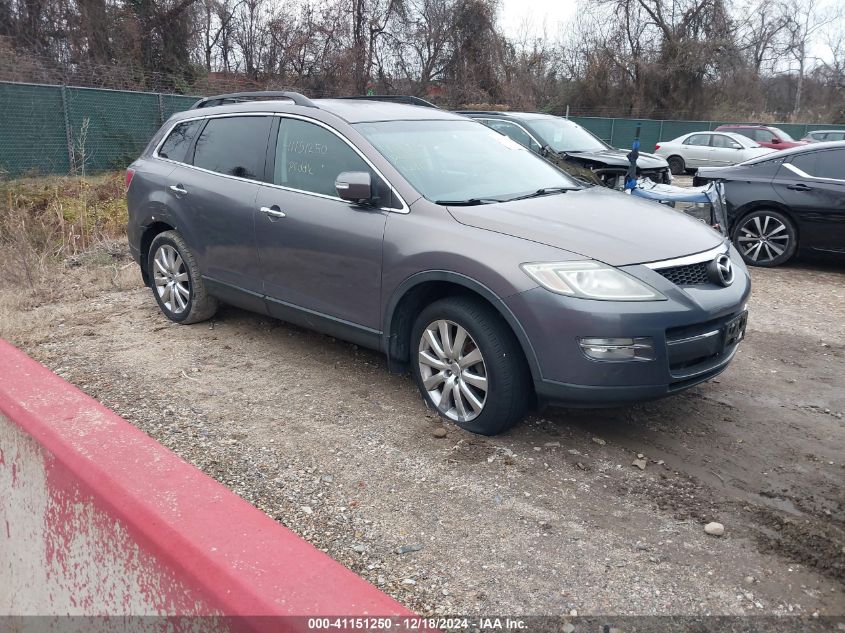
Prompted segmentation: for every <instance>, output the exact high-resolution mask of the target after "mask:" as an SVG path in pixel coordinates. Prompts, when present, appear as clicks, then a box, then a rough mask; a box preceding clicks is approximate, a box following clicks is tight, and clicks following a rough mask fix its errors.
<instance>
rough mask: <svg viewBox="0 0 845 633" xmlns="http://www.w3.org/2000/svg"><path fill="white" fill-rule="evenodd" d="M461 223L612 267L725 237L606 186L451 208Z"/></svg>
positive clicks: (700, 247) (678, 253)
mask: <svg viewBox="0 0 845 633" xmlns="http://www.w3.org/2000/svg"><path fill="white" fill-rule="evenodd" d="M449 212H450V213H451V214H452V216H453V217H454V218H455V219H456V220H457V221H458V222H460V223H461V224H465V225H467V226H473V227H476V228H479V229H487V230H489V231H495V232H497V233H503V234H505V235H513V236H514V237H519V238H522V239H526V240H531V241H533V242H539V243H540V244H545V245H547V246H552V247H554V248H560V249H563V250H565V251H569V252H571V253H575V254H577V255H581V256H583V257H586V258H590V259H596V260H599V261H602V262H604V263H606V264H610V265H611V266H626V265H629V264H640V263H643V262H652V261H658V260H662V259H672V258H675V257H682V256H684V255H691V254H693V253H700V252H702V251H706V250H709V249H711V248H715V247H716V246H718V245H719V244H721V243H722V241H723V239H724V238H723V237H722V236H721V235H719V234H718V233H717V232H716V231H714V230H713V229H711V228H710V227H709V226H707V225H705V224H704V223H702V222H700V221H699V220H695V219H693V218H691V217H689V216H688V215H685V214H684V213H682V212H681V211H675V210H674V209H671V208H669V207H667V206H665V205H662V204H659V203H657V202H650V201H648V200H643V199H641V198H636V197H632V196H630V195H628V194H625V193H621V192H618V191H613V190H612V189H607V188H605V187H589V188H586V189H579V190H576V191H568V192H566V193H561V194H555V195H549V196H543V197H541V198H531V199H528V200H515V201H513V202H502V203H499V204H486V205H479V206H474V207H449Z"/></svg>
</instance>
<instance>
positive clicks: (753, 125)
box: [716, 123, 777, 130]
mask: <svg viewBox="0 0 845 633" xmlns="http://www.w3.org/2000/svg"><path fill="white" fill-rule="evenodd" d="M770 127H777V126H776V125H763V124H762V123H725V124H724V125H720V126H719V127H717V128H716V129H717V130H722V129H725V128H730V129H736V128H742V129H747V128H755V129H758V130H763V129H766V128H770Z"/></svg>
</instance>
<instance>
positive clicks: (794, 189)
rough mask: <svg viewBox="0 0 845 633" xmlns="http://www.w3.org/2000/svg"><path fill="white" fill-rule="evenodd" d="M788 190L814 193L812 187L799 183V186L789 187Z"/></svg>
mask: <svg viewBox="0 0 845 633" xmlns="http://www.w3.org/2000/svg"><path fill="white" fill-rule="evenodd" d="M786 188H787V189H792V190H793V191H812V189H813V188H812V187H808V186H807V185H805V184H802V183H798V184H797V185H787V186H786Z"/></svg>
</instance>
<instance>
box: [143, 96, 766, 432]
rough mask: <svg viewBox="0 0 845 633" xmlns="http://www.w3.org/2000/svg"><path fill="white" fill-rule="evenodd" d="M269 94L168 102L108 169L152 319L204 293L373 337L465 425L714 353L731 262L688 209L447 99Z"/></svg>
mask: <svg viewBox="0 0 845 633" xmlns="http://www.w3.org/2000/svg"><path fill="white" fill-rule="evenodd" d="M271 95H272V96H275V100H268V101H250V102H245V103H237V102H235V103H232V101H237V99H238V97H237V95H236V96H227V97H226V98H224V97H216V98H214V99H216V101H215V100H211V102H212V103H214V102H219V103H222V104H224V105H219V106H213V107H201V106H203V105H205V104H203V103H200V104H198V106H197V107H195V108H194V109H192V110H189V111H187V112H181V113H179V114H176V115H174V116H173V117H171V118H170V120H168V121H167V122H166V123H165V124H164V126H163V127H162V128H161V130H160V131H159V132H158V133H157V134H156V135H155V136H154V138H153V140H152V141H151V142H150V144H149V146H148V147H147V149H146V150H145V151H144V152H143V154H142V155H141V157H140V158H138V160H136V161H135V162H134V163H132V165H131V166H130V168H129V170H128V172H127V185H128V187H127V203H128V209H129V221H128V237H129V247H130V250H131V252H132V255H133V256H134V258H135V260H136V261H137V262H138V263H139V265H140V267H141V272H142V274H143V278H144V281H145V282H146V284H147V285H148V286H149V287H150V289H151V290H152V294H153V297H154V298H155V300H156V302H157V303H158V306H159V308H160V309H161V311H162V313H163V314H164V315H165V316H166V317H167V318H168V319H170V320H172V321H175V322H178V323H194V322H198V321H202V320H204V319H208V318H211V317H212V316H213V315H214V313H215V310H216V308H217V304H218V302H219V301H224V302H227V303H231V304H234V305H238V306H241V307H243V308H246V309H249V310H254V311H256V312H259V313H263V314H267V315H270V316H273V317H277V318H280V319H283V320H285V321H289V322H291V323H295V324H297V325H301V326H303V327H307V328H310V329H313V330H318V331H321V332H325V333H328V334H330V335H332V336H335V337H337V338H341V339H344V340H347V341H351V342H354V343H357V344H359V345H364V346H367V347H371V348H374V349H377V350H381V351H382V352H384V354H385V355H386V356H387V362H388V366H389V368H391V369H392V370H396V371H410V372H411V374H412V375H413V377H414V380H415V381H416V383H417V385H418V387H419V389H420V393H421V395H422V397H423V399H424V400H425V401H426V403H427V404H428V405H429V406H430V407H432V408H433V409H435V410H436V411H438V412H439V414H440V415H442V416H443V417H445V418H447V419H449V420H451V421H453V422H455V423H456V424H458V425H460V426H461V427H463V428H465V429H467V430H469V431H473V432H476V433H484V434H493V433H498V432H500V431H503V430H505V429H507V428H509V427H510V426H511V425H513V424H515V423H516V422H517V421H518V420H519V419H520V418H521V417H522V415H523V413H524V412H525V411H526V409H527V408H528V407H529V406H530V405H531V404H532V403H534V402H538V401H539V402H559V403H567V404H569V405H573V406H612V405H614V404H618V403H623V402H634V401H639V400H644V399H653V398H659V397H663V396H668V395H671V394H674V393H678V392H680V391H682V390H684V389H687V388H688V387H691V386H693V385H695V384H698V383H700V382H702V381H704V380H708V379H709V378H712V377H713V376H715V375H717V374H719V373H720V372H722V371H723V370H724V369H725V368H726V367H727V366H728V363H729V362H730V361H731V359H732V358H733V356H734V354H735V352H736V350H737V348H738V346H739V343H740V341H741V340H742V338H743V334H744V331H745V323H746V318H747V314H746V311H745V310H746V301H747V300H748V296H749V293H750V281H749V277H748V272H747V270H746V268H745V265H744V264H743V263H742V259H741V258H740V257H739V254H738V253H737V251H736V249H735V248H733V247H732V246H731V245H730V243H729V242H727V241H726V240H725V239H724V237H723V236H722V235H721V234H719V233H717V232H716V231H713V230H712V229H711V228H709V227H707V226H705V225H704V224H702V223H700V222H698V221H696V220H694V219H692V218H690V217H688V216H686V215H684V214H681V213H678V212H676V211H674V210H672V209H669V208H667V207H665V206H663V205H659V204H654V203H653V202H648V201H645V200H641V199H639V198H634V197H632V196H628V195H625V194H623V193H621V192H617V191H611V190H609V189H606V188H604V187H590V186H584V185H581V184H579V183H578V182H577V181H576V180H575V179H573V178H571V177H570V176H567V175H566V174H565V173H564V172H563V171H561V170H560V169H558V168H556V167H555V166H553V165H552V164H550V163H549V162H547V161H545V160H543V159H541V158H540V157H539V156H537V155H536V154H535V153H533V152H531V151H528V150H527V149H525V148H524V147H522V146H521V145H519V144H518V143H515V142H514V141H512V140H511V139H510V138H508V137H507V136H504V135H502V134H499V133H497V132H494V131H493V130H491V129H489V128H487V127H485V126H483V125H481V124H479V123H477V122H475V121H473V120H471V119H468V118H466V117H463V116H458V115H456V114H453V113H450V112H446V111H443V110H438V109H434V108H429V107H418V106H411V105H403V104H399V103H383V102H376V101H365V100H354V99H349V100H343V99H317V100H314V101H311V100H310V99H307V98H306V97H304V96H302V95H300V94H296V93H271ZM227 103H228V105H225V104H227ZM176 353H178V351H177V352H176ZM284 378H285V377H284V376H272V375H271V376H267V379H268V380H277V379H284ZM352 379H357V378H355V377H352ZM362 384H363V383H362ZM365 386H366V391H367V392H368V393H369V392H371V391H372V390H373V389H377V386H376V385H369V384H368V385H365ZM317 397H319V395H315V398H317Z"/></svg>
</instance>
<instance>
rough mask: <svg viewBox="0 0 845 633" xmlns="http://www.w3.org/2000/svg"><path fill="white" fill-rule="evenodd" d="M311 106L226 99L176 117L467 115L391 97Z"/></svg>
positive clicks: (348, 118) (359, 120)
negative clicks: (389, 98)
mask: <svg viewBox="0 0 845 633" xmlns="http://www.w3.org/2000/svg"><path fill="white" fill-rule="evenodd" d="M312 103H313V105H314V107H309V106H303V105H295V104H293V103H292V102H291V101H290V100H288V99H265V100H256V101H243V102H240V103H227V104H225V105H219V106H210V107H206V108H200V109H193V110H186V111H184V112H179V113H177V114H176V115H174V117H176V118H193V117H197V116H214V115H221V114H239V113H250V112H279V113H294V114H308V113H309V112H313V111H314V109H315V108H316V109H318V110H320V111H323V112H328V113H330V114H333V115H335V116H337V117H339V118H341V119H343V120H344V121H346V122H347V123H365V122H372V121H413V120H428V121H431V120H457V121H461V120H466V117H463V116H460V115H459V114H454V113H452V112H449V111H448V110H441V109H439V108H431V107H424V106H416V105H408V104H405V103H396V102H390V101H373V100H369V99H314V100H313V101H312Z"/></svg>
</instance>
